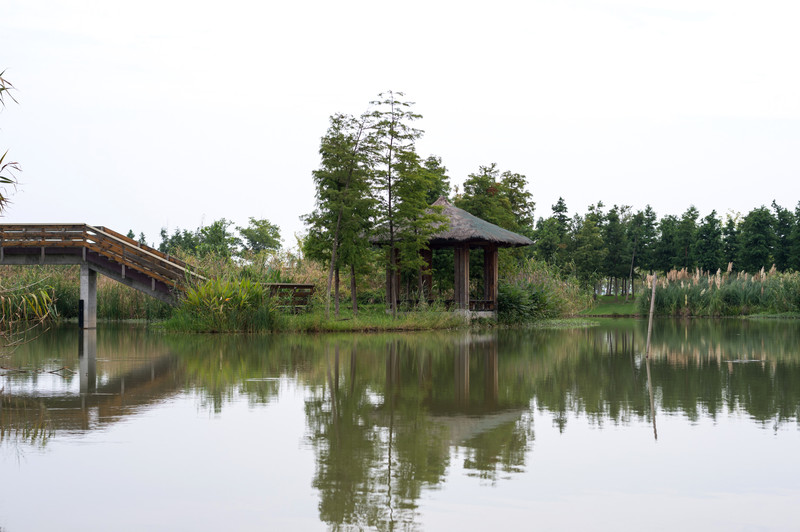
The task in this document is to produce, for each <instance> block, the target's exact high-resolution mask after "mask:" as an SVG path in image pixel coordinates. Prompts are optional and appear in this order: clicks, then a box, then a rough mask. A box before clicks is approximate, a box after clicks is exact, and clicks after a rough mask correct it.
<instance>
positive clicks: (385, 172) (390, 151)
mask: <svg viewBox="0 0 800 532" xmlns="http://www.w3.org/2000/svg"><path fill="white" fill-rule="evenodd" d="M403 96H404V94H403V93H402V92H394V91H388V92H383V93H381V94H379V95H378V98H379V99H378V100H376V101H373V102H371V103H372V105H374V106H376V110H375V111H374V112H373V113H372V120H373V129H372V134H373V137H374V140H375V144H374V146H375V151H374V164H375V166H374V184H375V189H376V192H377V194H376V195H377V198H378V203H379V208H378V211H377V217H376V221H377V224H376V225H377V227H378V229H379V231H380V232H381V233H382V234H384V235H386V237H387V241H388V244H389V252H388V254H387V259H386V262H387V271H388V272H389V276H388V277H389V282H388V283H387V287H386V288H387V290H386V295H387V298H388V304H389V306H390V308H391V311H392V316H397V300H398V297H399V293H400V287H399V285H398V283H397V275H396V274H397V272H398V271H400V269H401V268H400V265H399V264H398V262H397V261H398V256H397V254H396V253H395V249H397V244H398V240H399V238H400V234H399V233H400V232H401V231H403V230H406V231H412V229H411V228H410V227H408V226H407V225H406V228H405V229H403V224H404V223H408V222H411V221H412V220H415V219H416V218H417V217H422V216H425V215H426V214H425V212H426V209H423V210H421V211H415V209H414V208H412V205H411V203H415V202H410V203H409V204H408V205H407V206H406V207H407V208H405V209H403V210H402V212H400V211H399V210H398V206H399V205H400V204H401V203H402V202H403V198H400V197H398V184H399V186H400V189H401V190H403V191H406V192H407V191H409V190H410V189H412V188H413V185H412V184H410V183H407V182H403V181H409V180H411V181H413V180H414V179H415V178H418V177H419V176H420V172H418V171H417V167H418V164H417V162H418V158H417V155H416V150H415V143H416V141H417V139H419V138H420V137H421V136H422V134H423V131H422V130H420V129H417V128H415V127H412V125H411V123H412V122H413V121H415V120H417V119H419V118H421V115H419V114H417V113H415V112H413V111H412V107H413V105H414V104H413V102H407V101H402V100H399V99H398V98H402V97H403ZM405 251H406V252H405V253H404V255H405V256H406V257H407V256H408V248H406V250H405Z"/></svg>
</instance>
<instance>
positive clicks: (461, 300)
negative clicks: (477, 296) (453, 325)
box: [453, 244, 469, 310]
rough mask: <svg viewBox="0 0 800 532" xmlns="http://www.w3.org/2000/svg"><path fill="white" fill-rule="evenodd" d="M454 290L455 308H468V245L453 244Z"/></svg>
mask: <svg viewBox="0 0 800 532" xmlns="http://www.w3.org/2000/svg"><path fill="white" fill-rule="evenodd" d="M454 251H455V259H456V260H455V263H456V264H455V290H454V291H453V292H454V294H453V295H454V299H455V306H456V309H457V310H469V245H467V244H462V245H459V246H455V249H454Z"/></svg>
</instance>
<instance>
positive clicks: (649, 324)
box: [644, 273, 657, 358]
mask: <svg viewBox="0 0 800 532" xmlns="http://www.w3.org/2000/svg"><path fill="white" fill-rule="evenodd" d="M656 280H657V275H656V273H653V291H652V293H651V294H650V319H649V320H648V322H647V347H646V348H645V352H644V357H645V358H650V337H651V336H652V334H653V310H655V305H656Z"/></svg>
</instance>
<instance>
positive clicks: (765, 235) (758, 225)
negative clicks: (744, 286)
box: [739, 205, 775, 273]
mask: <svg viewBox="0 0 800 532" xmlns="http://www.w3.org/2000/svg"><path fill="white" fill-rule="evenodd" d="M774 223H775V222H774V220H773V218H772V214H771V213H770V212H769V209H767V208H766V207H764V206H763V205H762V206H761V207H759V208H757V209H753V210H752V211H750V212H749V213H748V214H747V216H745V217H744V220H742V224H741V229H740V231H741V232H740V234H739V242H740V248H739V257H740V258H739V266H740V269H741V270H744V271H746V272H751V273H754V272H756V271H758V270H760V269H761V268H767V269H769V268H770V266H771V265H772V248H773V246H774V244H775V233H774V231H773V225H774Z"/></svg>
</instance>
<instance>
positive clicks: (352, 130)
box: [304, 114, 374, 317]
mask: <svg viewBox="0 0 800 532" xmlns="http://www.w3.org/2000/svg"><path fill="white" fill-rule="evenodd" d="M372 119H373V117H372V116H370V115H362V116H361V117H359V118H355V117H353V116H351V115H345V114H336V115H333V116H331V117H330V124H329V126H328V130H327V132H326V133H325V136H323V137H322V139H321V141H320V148H319V153H320V157H321V162H320V168H319V169H318V170H315V171H314V172H313V174H312V175H313V178H314V184H315V185H316V189H317V192H316V197H317V202H316V209H315V210H314V212H312V213H311V214H309V215H308V216H306V217H305V221H306V224H307V225H308V226H309V234H308V237H307V238H306V239H305V242H304V251H305V252H306V255H308V256H310V257H312V258H315V259H317V260H322V261H323V262H327V263H328V264H329V270H328V280H327V288H326V303H325V314H326V317H329V316H330V300H331V288H332V285H333V284H334V274H336V276H335V279H336V281H337V282H336V284H335V289H336V298H335V299H336V307H335V310H336V314H337V315H338V310H339V304H338V302H339V298H338V291H339V290H338V288H339V285H338V279H339V275H338V272H339V269H340V267H341V266H343V265H344V266H347V265H349V266H350V292H351V297H352V306H353V312H354V313H358V305H357V299H356V297H357V296H356V278H355V271H356V269H357V268H358V267H359V265H360V264H361V263H363V261H364V257H365V256H366V247H367V246H368V241H367V239H366V238H365V236H366V233H367V232H368V227H369V225H370V219H371V218H372V217H373V214H374V200H373V196H372V194H371V188H370V187H371V180H372V159H371V157H372V156H373V154H374V145H373V141H374V138H373V137H372V136H370V127H371V125H372V124H371V121H372Z"/></svg>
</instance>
